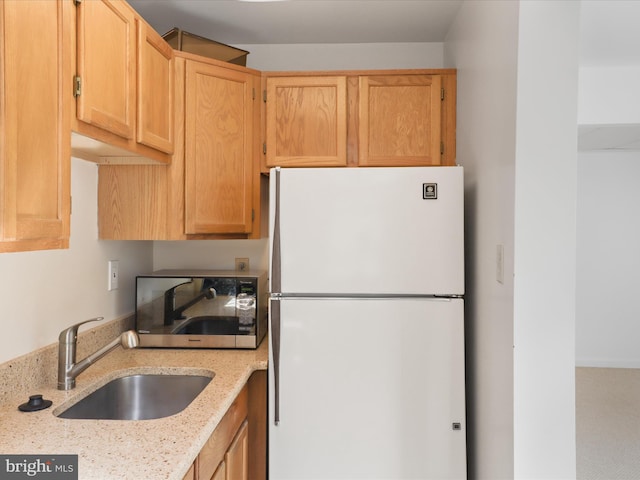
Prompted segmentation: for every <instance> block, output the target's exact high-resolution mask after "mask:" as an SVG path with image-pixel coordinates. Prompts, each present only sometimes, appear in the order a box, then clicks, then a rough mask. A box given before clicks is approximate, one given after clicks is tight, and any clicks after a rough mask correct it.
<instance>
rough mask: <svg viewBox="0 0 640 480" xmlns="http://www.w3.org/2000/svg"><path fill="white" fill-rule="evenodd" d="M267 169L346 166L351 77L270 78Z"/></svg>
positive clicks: (268, 80) (268, 81)
mask: <svg viewBox="0 0 640 480" xmlns="http://www.w3.org/2000/svg"><path fill="white" fill-rule="evenodd" d="M266 84H267V107H266V109H267V111H266V123H267V125H266V129H267V142H266V143H267V155H266V157H267V158H266V163H267V166H268V167H275V166H283V167H304V166H316V167H322V166H324V167H329V166H334V167H336V166H337V167H339V166H345V165H346V164H347V79H346V77H341V76H339V77H312V76H311V77H268V78H267V80H266Z"/></svg>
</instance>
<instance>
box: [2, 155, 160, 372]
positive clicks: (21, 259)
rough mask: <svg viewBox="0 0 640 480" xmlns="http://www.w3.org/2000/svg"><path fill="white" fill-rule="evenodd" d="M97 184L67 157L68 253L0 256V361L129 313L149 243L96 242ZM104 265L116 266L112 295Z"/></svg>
mask: <svg viewBox="0 0 640 480" xmlns="http://www.w3.org/2000/svg"><path fill="white" fill-rule="evenodd" d="M97 185H98V169H97V167H96V165H94V164H92V163H89V162H85V161H83V160H78V159H72V168H71V194H72V198H73V207H72V209H73V213H72V215H71V239H70V247H69V249H68V250H53V251H39V252H23V253H3V254H1V255H0V272H1V273H0V304H1V305H2V318H3V321H2V328H3V334H2V335H0V362H4V361H7V360H10V359H12V358H15V357H17V356H19V355H23V354H26V353H29V352H30V351H33V350H35V349H37V348H40V347H43V346H45V345H49V344H51V343H55V342H57V340H58V334H59V333H60V331H61V330H62V329H64V328H66V327H67V326H69V325H72V324H74V323H77V322H81V321H83V320H86V319H89V318H91V317H96V316H103V317H104V318H105V320H112V319H114V318H117V317H120V316H122V315H125V314H129V313H132V312H133V310H134V296H135V293H134V277H135V275H136V274H137V273H139V272H141V271H147V270H149V269H151V267H152V250H151V243H150V242H115V241H98V240H97V238H98V226H97V225H98V216H97ZM108 260H119V262H120V263H119V267H120V285H119V288H118V290H113V291H111V292H109V291H107V262H108ZM86 328H90V326H86V327H83V329H86Z"/></svg>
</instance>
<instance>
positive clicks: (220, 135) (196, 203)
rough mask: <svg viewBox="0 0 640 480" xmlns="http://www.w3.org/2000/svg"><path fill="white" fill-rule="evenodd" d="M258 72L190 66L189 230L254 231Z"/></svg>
mask: <svg viewBox="0 0 640 480" xmlns="http://www.w3.org/2000/svg"><path fill="white" fill-rule="evenodd" d="M254 78H255V77H254V76H253V75H252V74H250V73H248V72H245V71H241V70H232V69H228V68H222V67H220V66H218V65H212V64H209V63H204V62H200V61H193V60H191V61H188V62H187V66H186V83H185V87H186V88H185V91H186V102H185V232H186V233H187V234H209V233H220V234H226V233H250V232H251V228H252V218H251V217H252V203H251V202H252V184H253V177H254V175H253V172H254V171H255V168H256V165H255V163H254V162H253V158H252V145H253V116H254V111H259V110H257V109H256V110H254V108H255V107H254V106H255V105H256V104H257V101H256V99H255V96H256V93H257V92H256V90H255V88H254V83H253V80H254Z"/></svg>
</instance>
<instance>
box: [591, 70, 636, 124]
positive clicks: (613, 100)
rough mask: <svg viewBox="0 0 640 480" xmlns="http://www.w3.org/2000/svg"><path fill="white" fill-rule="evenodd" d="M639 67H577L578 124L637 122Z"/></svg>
mask: <svg viewBox="0 0 640 480" xmlns="http://www.w3.org/2000/svg"><path fill="white" fill-rule="evenodd" d="M638 85H640V67H637V66H608V67H603V66H591V67H581V68H580V83H579V87H580V88H579V89H578V94H579V103H578V123H579V124H581V125H598V124H601V125H611V124H613V125H616V124H639V123H640V108H639V107H640V88H638Z"/></svg>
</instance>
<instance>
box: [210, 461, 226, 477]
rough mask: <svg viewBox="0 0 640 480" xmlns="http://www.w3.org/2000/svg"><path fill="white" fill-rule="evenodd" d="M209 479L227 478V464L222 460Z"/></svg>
mask: <svg viewBox="0 0 640 480" xmlns="http://www.w3.org/2000/svg"><path fill="white" fill-rule="evenodd" d="M211 480H227V465H226V464H225V463H224V462H222V463H221V464H220V465H218V468H217V469H216V471H215V473H214V474H213V477H211Z"/></svg>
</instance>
